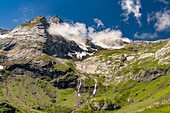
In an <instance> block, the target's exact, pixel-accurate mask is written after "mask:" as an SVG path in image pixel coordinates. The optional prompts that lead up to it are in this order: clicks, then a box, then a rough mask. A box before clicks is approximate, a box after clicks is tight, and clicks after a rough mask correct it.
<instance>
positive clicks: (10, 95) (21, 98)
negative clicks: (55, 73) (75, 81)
mask: <svg viewBox="0 0 170 113" xmlns="http://www.w3.org/2000/svg"><path fill="white" fill-rule="evenodd" d="M2 90H3V95H4V96H3V99H5V100H7V101H9V102H10V103H15V106H18V107H17V109H19V110H20V111H22V112H24V110H26V111H29V112H66V113H69V112H70V111H71V110H72V109H73V108H75V107H76V106H77V98H76V97H77V96H76V92H75V90H74V89H71V88H69V89H65V90H59V89H57V88H55V87H54V86H52V85H51V83H50V82H48V81H46V80H42V79H40V78H37V79H33V78H31V77H29V76H27V75H23V76H16V77H11V76H9V77H8V78H7V86H6V87H3V88H2ZM0 100H2V96H1V98H0ZM0 105H1V104H0ZM20 108H22V109H20ZM10 109H11V108H3V109H1V107H0V110H1V111H4V110H8V111H9V110H10ZM23 109H24V110H23Z"/></svg>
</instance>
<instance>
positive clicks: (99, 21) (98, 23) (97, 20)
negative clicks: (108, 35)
mask: <svg viewBox="0 0 170 113" xmlns="http://www.w3.org/2000/svg"><path fill="white" fill-rule="evenodd" d="M94 22H95V23H97V28H99V27H100V26H104V24H103V22H102V21H101V20H99V19H97V18H94Z"/></svg>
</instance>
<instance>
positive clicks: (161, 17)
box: [155, 10, 170, 31]
mask: <svg viewBox="0 0 170 113" xmlns="http://www.w3.org/2000/svg"><path fill="white" fill-rule="evenodd" d="M155 18H156V21H157V22H156V24H155V28H156V31H163V30H168V29H169V28H170V10H164V12H162V11H159V12H157V13H156V14H155Z"/></svg>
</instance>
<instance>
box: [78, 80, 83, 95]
mask: <svg viewBox="0 0 170 113" xmlns="http://www.w3.org/2000/svg"><path fill="white" fill-rule="evenodd" d="M81 85H82V80H81V79H80V80H79V86H78V90H77V92H78V96H80V93H79V92H80V88H81Z"/></svg>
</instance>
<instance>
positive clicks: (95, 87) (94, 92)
mask: <svg viewBox="0 0 170 113" xmlns="http://www.w3.org/2000/svg"><path fill="white" fill-rule="evenodd" d="M94 80H95V86H94V90H93V95H95V94H96V90H97V80H96V79H94Z"/></svg>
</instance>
